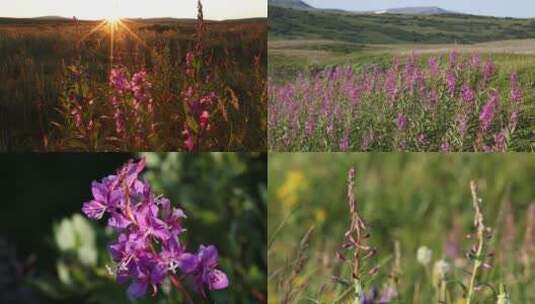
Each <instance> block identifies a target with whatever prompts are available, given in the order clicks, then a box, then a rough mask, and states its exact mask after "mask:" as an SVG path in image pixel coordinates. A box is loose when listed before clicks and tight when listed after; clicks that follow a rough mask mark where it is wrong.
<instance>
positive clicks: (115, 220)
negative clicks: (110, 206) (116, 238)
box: [108, 213, 131, 229]
mask: <svg viewBox="0 0 535 304" xmlns="http://www.w3.org/2000/svg"><path fill="white" fill-rule="evenodd" d="M130 223H131V222H130V220H128V219H127V218H126V217H125V216H124V215H122V214H120V213H114V214H113V215H112V216H111V217H110V218H109V220H108V226H110V227H112V228H115V229H124V228H126V227H128V225H130Z"/></svg>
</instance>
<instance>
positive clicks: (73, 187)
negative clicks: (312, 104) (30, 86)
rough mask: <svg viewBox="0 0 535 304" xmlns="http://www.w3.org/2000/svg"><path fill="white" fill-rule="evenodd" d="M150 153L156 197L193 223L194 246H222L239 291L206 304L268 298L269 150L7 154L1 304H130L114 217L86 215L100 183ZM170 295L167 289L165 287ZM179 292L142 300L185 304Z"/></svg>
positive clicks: (149, 174) (0, 232)
mask: <svg viewBox="0 0 535 304" xmlns="http://www.w3.org/2000/svg"><path fill="white" fill-rule="evenodd" d="M139 157H146V160H147V169H146V170H145V171H144V174H143V176H144V178H147V179H148V180H149V181H150V183H151V185H152V186H153V188H154V190H155V192H156V193H160V194H163V195H165V196H166V197H168V198H169V199H170V200H171V201H172V202H173V204H175V205H177V206H180V207H181V208H183V209H184V211H185V212H186V214H187V216H188V218H187V219H186V220H185V222H184V226H185V228H186V229H187V232H186V233H185V239H184V241H185V242H186V243H187V246H188V248H190V249H192V250H194V249H196V248H198V246H199V245H200V244H214V245H215V246H216V247H217V248H218V250H219V254H220V263H219V264H220V268H221V269H222V270H224V271H225V272H226V273H227V275H228V276H229V279H230V284H231V285H230V287H229V288H228V289H226V290H224V291H218V292H213V293H211V294H210V295H209V298H208V300H206V301H203V300H202V299H195V302H196V303H205V302H206V303H263V302H265V301H266V271H267V257H266V250H265V246H266V245H265V244H266V172H267V159H266V155H265V154H260V153H189V154H181V153H161V154H159V153H156V154H155V153H143V154H140V155H139V154H138V155H136V154H116V153H102V154H97V153H91V154H89V153H84V154H68V153H61V154H37V153H32V154H3V155H1V156H0V168H1V172H2V173H1V174H0V185H1V189H2V194H3V195H2V207H3V208H2V212H1V213H0V303H29V304H31V303H129V301H128V300H127V296H126V287H127V285H126V286H121V285H118V284H116V283H115V282H114V281H113V278H111V277H110V275H109V274H108V272H107V270H106V265H111V262H110V260H109V256H108V254H107V252H106V250H105V246H106V244H107V243H108V242H109V241H110V240H111V239H113V238H114V234H113V233H112V232H111V231H109V230H107V229H106V228H105V221H100V222H92V221H87V220H86V219H85V218H84V217H82V216H79V215H76V214H77V213H78V214H80V213H81V207H82V203H83V202H85V201H87V200H89V199H90V198H91V187H90V183H91V181H93V180H100V179H101V178H103V177H105V176H107V175H109V174H113V173H114V172H115V170H116V169H118V168H119V167H120V166H121V165H122V164H124V163H125V162H126V161H127V160H128V159H131V158H139ZM164 289H166V288H164ZM174 295H175V293H174V292H173V291H172V290H171V291H169V290H166V291H165V292H161V293H160V296H159V297H157V298H151V297H150V296H147V297H146V299H145V300H142V301H138V303H181V302H180V300H179V299H177V297H175V296H174Z"/></svg>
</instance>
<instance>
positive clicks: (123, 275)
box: [116, 271, 130, 284]
mask: <svg viewBox="0 0 535 304" xmlns="http://www.w3.org/2000/svg"><path fill="white" fill-rule="evenodd" d="M129 278H130V277H129V276H128V272H126V271H120V272H118V273H117V278H116V281H117V283H118V284H124V283H126V282H127V281H128V279H129Z"/></svg>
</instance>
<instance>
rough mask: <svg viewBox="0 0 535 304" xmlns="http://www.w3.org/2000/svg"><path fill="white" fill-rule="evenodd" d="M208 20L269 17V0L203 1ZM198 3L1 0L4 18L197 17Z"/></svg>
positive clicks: (183, 0) (174, 0)
mask: <svg viewBox="0 0 535 304" xmlns="http://www.w3.org/2000/svg"><path fill="white" fill-rule="evenodd" d="M202 2H203V5H204V16H205V18H206V19H212V20H222V19H238V18H250V17H266V16H267V0H203V1H202ZM196 14H197V0H89V1H88V0H0V16H1V17H20V18H25V17H38V16H63V17H69V18H70V17H73V16H76V17H77V18H78V19H103V18H108V17H110V16H116V15H117V17H131V18H133V17H142V18H150V17H175V18H194V17H195V16H196Z"/></svg>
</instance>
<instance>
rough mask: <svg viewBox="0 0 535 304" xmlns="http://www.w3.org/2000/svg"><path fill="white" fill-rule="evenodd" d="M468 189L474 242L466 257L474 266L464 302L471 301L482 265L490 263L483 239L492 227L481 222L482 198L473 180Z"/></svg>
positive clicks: (487, 236)
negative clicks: (474, 230) (471, 209)
mask: <svg viewBox="0 0 535 304" xmlns="http://www.w3.org/2000/svg"><path fill="white" fill-rule="evenodd" d="M470 189H471V191H472V203H473V207H474V211H475V215H474V228H475V229H476V232H475V244H474V246H473V247H472V249H471V250H470V252H469V253H468V257H469V258H470V259H471V260H472V262H473V263H474V267H473V270H472V273H471V277H470V282H469V286H468V295H467V297H466V304H470V303H473V299H474V291H475V290H476V287H477V286H476V284H477V279H478V277H479V272H480V271H481V268H482V267H485V268H488V267H490V265H488V264H486V263H485V259H486V258H487V257H488V254H487V252H486V250H487V246H486V243H485V240H487V239H489V238H490V237H491V233H492V229H491V228H490V227H487V226H485V224H484V222H483V212H482V207H481V203H482V200H481V198H480V197H479V194H478V187H477V184H476V182H475V181H471V182H470Z"/></svg>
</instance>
